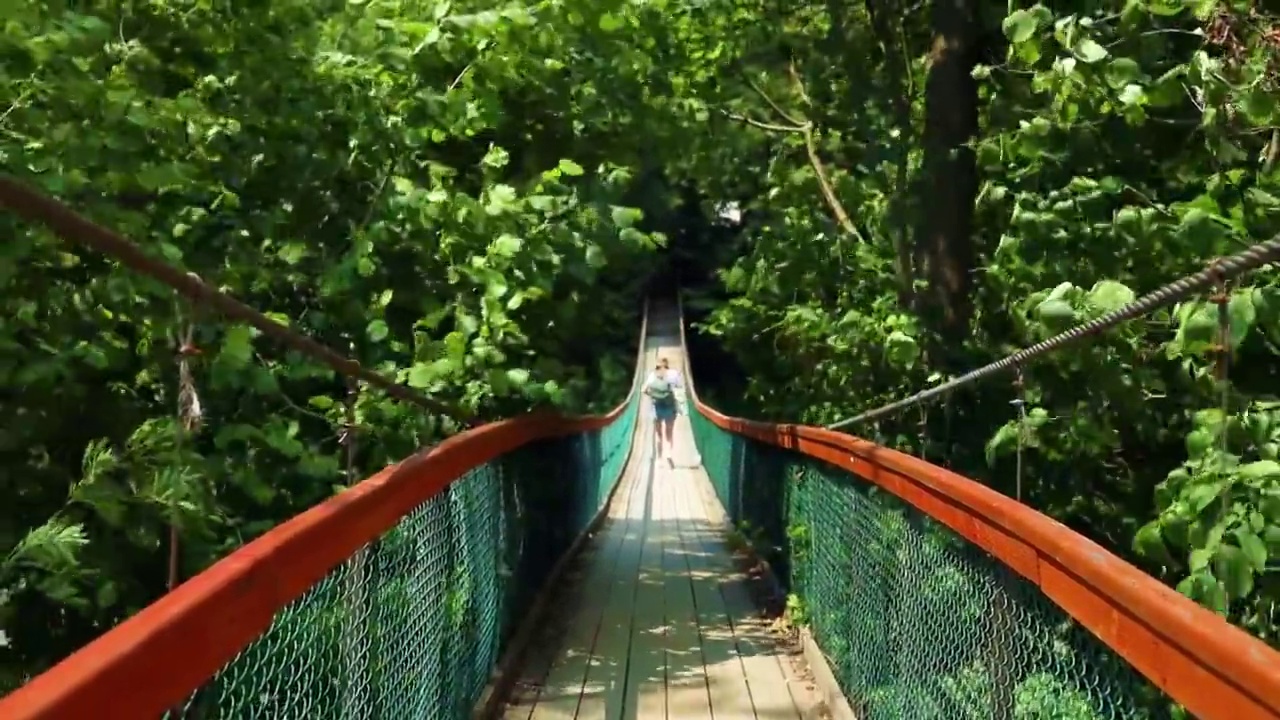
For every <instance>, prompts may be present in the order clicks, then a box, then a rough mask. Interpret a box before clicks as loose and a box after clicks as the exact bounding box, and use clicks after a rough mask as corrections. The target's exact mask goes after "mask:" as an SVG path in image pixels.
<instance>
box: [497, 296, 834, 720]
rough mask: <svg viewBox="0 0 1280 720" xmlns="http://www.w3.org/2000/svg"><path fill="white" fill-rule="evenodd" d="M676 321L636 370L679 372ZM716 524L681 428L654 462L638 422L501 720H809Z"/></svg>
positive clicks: (799, 689) (792, 662)
mask: <svg viewBox="0 0 1280 720" xmlns="http://www.w3.org/2000/svg"><path fill="white" fill-rule="evenodd" d="M655 316H656V313H655ZM676 322H677V321H676V320H675V318H674V317H671V316H667V317H663V318H661V319H659V318H658V317H651V328H652V332H651V334H650V337H649V339H648V341H647V348H646V350H647V352H646V361H647V362H646V367H652V366H653V364H654V362H655V361H656V359H657V357H658V356H662V357H665V358H667V359H668V360H670V362H671V364H672V366H673V367H676V368H684V367H685V362H684V357H683V350H682V347H681V342H680V337H679V334H678V333H679V329H678V325H676V324H675V323H676ZM725 520H726V518H725V515H724V511H723V508H722V507H721V505H720V502H719V500H717V499H716V497H715V494H714V491H713V490H712V487H711V484H710V482H709V481H708V479H707V476H706V472H705V470H704V469H703V468H702V467H701V464H700V462H699V458H698V454H697V450H696V448H695V447H694V443H693V435H692V431H691V428H690V426H689V420H688V418H687V416H685V415H681V416H680V417H679V418H678V419H677V421H676V428H675V451H674V453H673V458H672V462H668V461H667V460H665V459H660V458H657V457H655V446H654V442H653V422H652V419H651V417H650V415H649V414H648V413H647V412H646V413H643V414H642V417H641V419H640V420H639V422H638V423H637V426H636V434H635V438H634V445H633V447H632V451H631V462H630V463H629V464H628V467H627V468H626V470H625V471H624V474H623V477H622V480H621V482H620V483H619V488H618V490H617V491H616V494H615V496H614V497H613V500H612V503H611V504H610V507H609V512H608V515H607V517H606V519H605V520H604V524H603V526H602V527H601V529H600V530H599V532H597V533H596V534H595V536H594V537H593V538H592V540H591V542H590V544H589V545H588V546H587V547H586V548H584V550H583V554H582V556H580V557H579V558H578V566H577V568H575V570H577V571H578V572H577V575H578V577H576V578H571V579H567V580H568V581H567V582H565V583H564V584H563V585H562V587H561V588H559V590H561V591H562V592H561V593H560V594H559V595H558V596H557V602H556V603H555V604H554V605H553V608H554V610H553V612H556V614H557V617H556V618H555V620H556V622H552V623H540V624H541V625H542V627H543V633H542V634H541V636H540V637H539V638H538V640H537V641H536V643H535V649H536V651H535V652H534V653H531V655H530V657H529V660H528V661H527V662H526V663H524V665H523V666H522V667H521V669H520V671H519V676H518V678H514V683H513V692H512V695H511V697H510V698H509V702H508V704H507V706H506V708H505V710H504V711H503V715H502V717H504V718H506V719H507V720H517V719H518V720H561V719H566V720H567V719H572V718H578V719H579V720H595V719H597V718H609V719H610V720H614V719H620V718H628V719H630V718H635V719H637V720H656V719H660V718H688V719H689V720H701V719H703V718H705V719H707V720H710V719H711V718H713V717H714V718H716V719H717V720H748V719H753V718H761V719H766V718H767V719H769V720H783V719H784V718H801V717H813V716H814V712H815V711H816V708H817V706H818V699H817V696H816V693H815V692H814V691H813V690H812V685H811V683H808V682H807V681H803V680H801V675H802V674H803V672H804V669H803V668H802V667H801V666H800V659H799V658H798V657H797V656H795V655H793V654H791V653H788V652H787V651H786V650H785V649H784V648H783V647H782V645H781V643H780V642H779V638H778V636H777V633H775V632H772V631H771V630H770V628H769V626H768V625H769V624H768V622H767V621H766V620H765V619H763V618H762V617H761V615H760V613H759V612H758V609H757V606H756V604H755V602H754V601H753V599H752V596H751V590H750V588H749V587H748V582H749V581H748V578H747V577H746V574H745V573H744V572H742V571H741V570H740V569H739V567H738V566H737V565H738V563H736V562H735V559H734V558H733V557H731V555H730V553H729V551H728V549H727V545H726V543H725V539H726V538H725V533H726V531H727V530H728V526H727V525H726V522H725ZM535 621H538V620H537V619H535Z"/></svg>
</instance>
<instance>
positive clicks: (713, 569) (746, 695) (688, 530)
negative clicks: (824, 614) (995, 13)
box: [672, 433, 756, 720]
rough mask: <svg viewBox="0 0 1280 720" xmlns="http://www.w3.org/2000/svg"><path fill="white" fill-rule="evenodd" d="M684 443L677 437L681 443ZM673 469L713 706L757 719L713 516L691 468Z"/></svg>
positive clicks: (723, 719) (720, 715) (738, 718)
mask: <svg viewBox="0 0 1280 720" xmlns="http://www.w3.org/2000/svg"><path fill="white" fill-rule="evenodd" d="M681 434H682V435H683V433H681ZM681 440H683V438H681ZM680 444H681V443H680V441H679V440H678V441H677V446H679V445H680ZM672 475H673V476H677V477H678V480H677V482H675V483H673V495H674V496H675V504H676V512H677V515H678V518H679V519H678V521H677V522H678V527H679V533H680V543H681V545H682V547H683V548H684V551H685V552H684V558H685V563H686V566H687V570H688V572H689V578H690V583H691V585H692V592H693V602H694V609H695V611H696V614H697V619H698V627H699V634H700V635H701V637H702V654H703V662H704V663H705V664H706V672H707V689H708V694H709V696H710V704H711V709H712V712H713V713H714V715H715V718H716V720H753V719H754V718H755V716H756V714H755V708H754V705H753V704H752V697H751V688H750V687H749V685H748V684H747V677H746V675H745V674H744V673H743V670H742V661H741V659H740V658H739V657H738V655H739V652H738V645H737V642H736V640H735V638H734V627H733V623H732V622H731V621H730V618H729V616H728V614H727V612H726V611H725V605H724V598H723V597H721V596H720V588H719V583H720V582H721V581H722V580H723V578H724V569H723V568H721V567H719V563H717V562H716V560H715V558H713V557H712V555H713V554H714V553H715V552H717V550H718V548H717V547H716V544H715V538H714V537H707V535H708V526H709V520H708V519H707V517H706V512H705V510H704V508H703V507H702V503H701V501H700V500H699V499H697V498H695V497H694V496H693V493H694V488H693V487H692V485H691V481H692V480H693V478H692V477H691V473H690V472H689V471H688V470H685V469H681V470H675V471H672Z"/></svg>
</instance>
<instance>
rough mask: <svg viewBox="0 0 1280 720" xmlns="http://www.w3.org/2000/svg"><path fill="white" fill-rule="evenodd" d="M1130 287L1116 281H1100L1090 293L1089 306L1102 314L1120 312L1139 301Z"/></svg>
mask: <svg viewBox="0 0 1280 720" xmlns="http://www.w3.org/2000/svg"><path fill="white" fill-rule="evenodd" d="M1137 297H1138V296H1137V294H1136V293H1134V292H1133V290H1130V289H1129V286H1128V285H1125V284H1124V283H1121V282H1116V281H1115V280H1099V281H1098V282H1097V283H1096V284H1095V285H1094V286H1093V289H1092V290H1090V291H1089V295H1088V301H1089V304H1090V305H1092V306H1093V307H1094V308H1096V309H1097V310H1098V311H1100V312H1102V313H1109V312H1114V311H1116V310H1119V309H1120V308H1122V307H1124V306H1125V305H1128V304H1129V303H1131V302H1133V301H1134V300H1136V299H1137Z"/></svg>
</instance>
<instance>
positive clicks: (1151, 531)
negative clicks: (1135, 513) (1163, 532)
mask: <svg viewBox="0 0 1280 720" xmlns="http://www.w3.org/2000/svg"><path fill="white" fill-rule="evenodd" d="M1133 549H1134V551H1135V552H1137V553H1138V554H1139V555H1141V556H1143V557H1145V558H1148V559H1151V560H1155V561H1157V562H1160V563H1164V564H1166V565H1168V564H1171V562H1172V559H1173V558H1172V556H1171V555H1170V554H1169V548H1168V547H1166V546H1165V544H1164V539H1163V538H1161V537H1160V524H1159V523H1158V522H1150V523H1147V524H1146V525H1143V526H1142V527H1141V528H1140V529H1139V530H1138V532H1137V534H1135V535H1134V536H1133Z"/></svg>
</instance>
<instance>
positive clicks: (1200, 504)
mask: <svg viewBox="0 0 1280 720" xmlns="http://www.w3.org/2000/svg"><path fill="white" fill-rule="evenodd" d="M1224 489H1226V485H1225V484H1224V483H1221V482H1218V481H1216V480H1210V481H1202V482H1199V483H1196V484H1194V485H1191V486H1190V488H1188V489H1187V491H1186V494H1185V497H1186V499H1187V504H1188V505H1190V506H1191V511H1192V512H1193V513H1198V512H1200V511H1201V510H1203V509H1205V508H1206V507H1208V505H1209V503H1211V502H1213V501H1214V500H1217V499H1218V496H1219V495H1221V494H1222V491H1223V490H1224Z"/></svg>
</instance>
